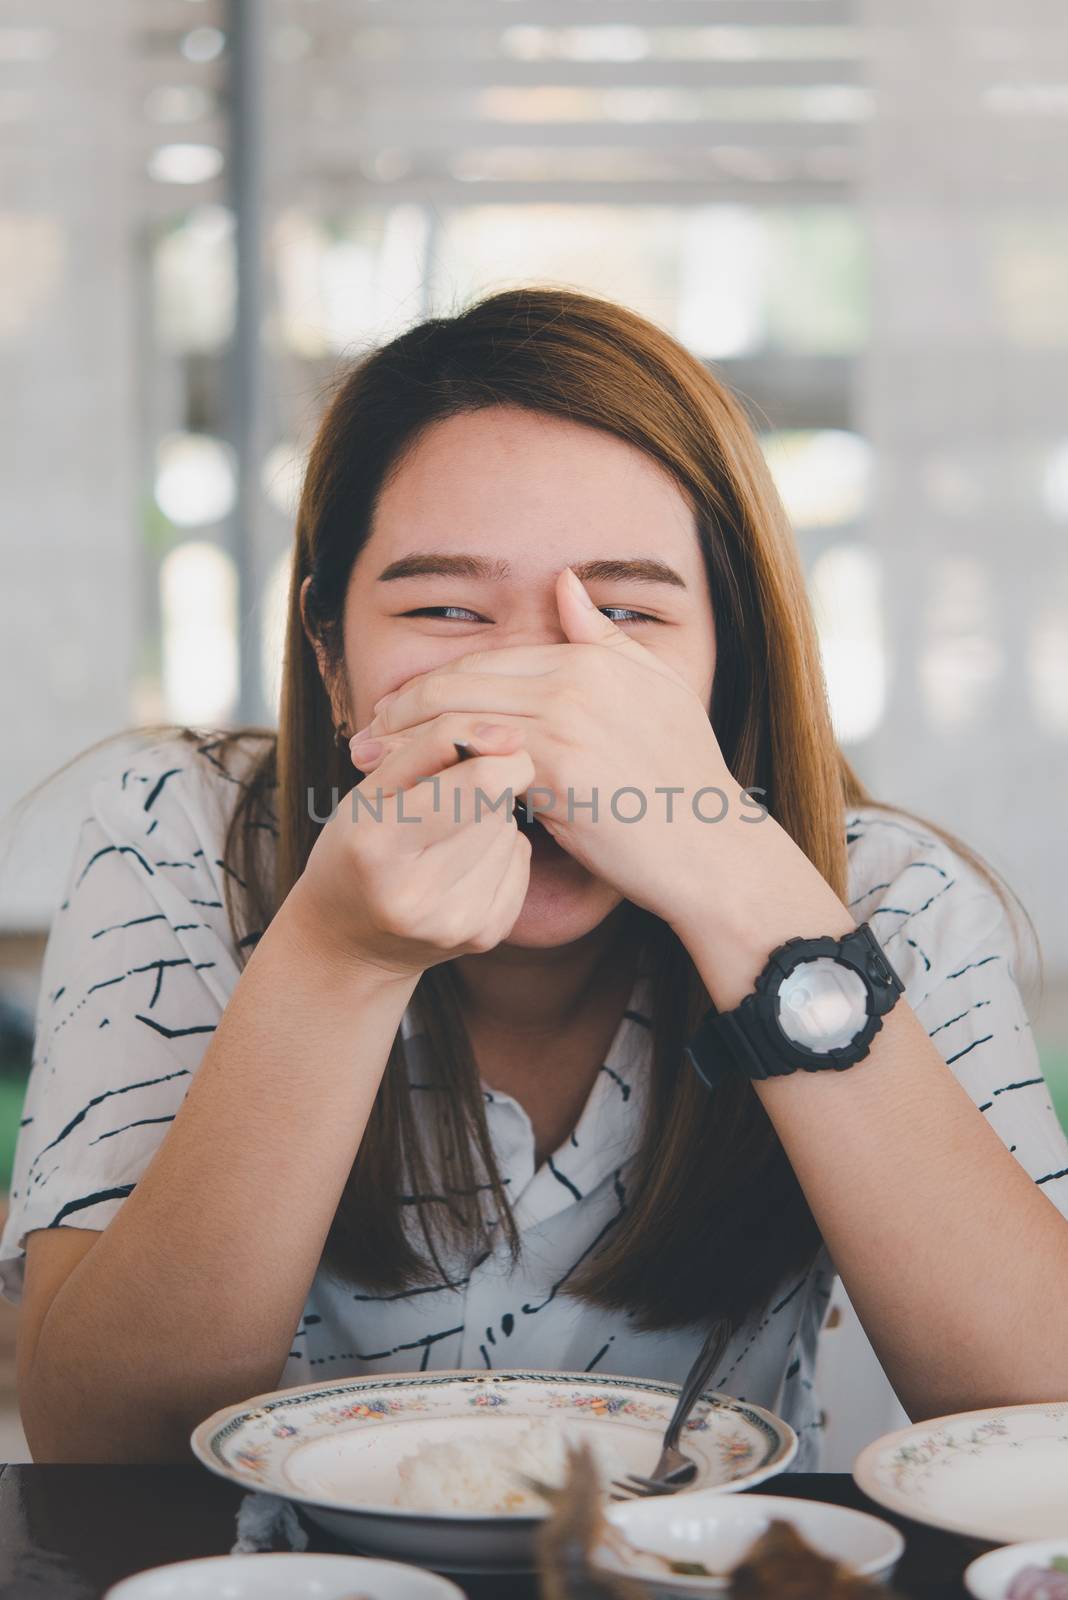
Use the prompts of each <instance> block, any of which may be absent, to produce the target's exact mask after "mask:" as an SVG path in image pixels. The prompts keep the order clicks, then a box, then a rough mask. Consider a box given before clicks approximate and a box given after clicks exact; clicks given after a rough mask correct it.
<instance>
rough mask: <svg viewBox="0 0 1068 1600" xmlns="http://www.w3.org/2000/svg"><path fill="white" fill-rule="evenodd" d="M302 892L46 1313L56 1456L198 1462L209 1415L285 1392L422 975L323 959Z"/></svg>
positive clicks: (46, 1366) (48, 1417) (38, 1405)
mask: <svg viewBox="0 0 1068 1600" xmlns="http://www.w3.org/2000/svg"><path fill="white" fill-rule="evenodd" d="M298 889H299V885H298ZM296 894H297V891H294V895H291V896H290V898H289V899H287V901H286V903H285V905H283V906H282V907H281V909H280V910H279V912H278V914H277V916H276V917H275V919H274V920H273V921H272V923H271V924H270V926H269V927H268V929H267V930H266V932H265V934H264V935H263V937H262V938H261V940H260V942H259V945H258V946H257V948H256V950H255V952H254V954H253V955H252V957H251V959H250V961H249V963H248V965H247V967H246V969H245V971H244V972H243V973H242V975H241V978H240V980H239V982H238V984H237V986H236V988H235V990H234V992H233V994H232V996H231V998H230V1001H229V1004H228V1005H227V1007H226V1010H225V1012H224V1013H223V1016H222V1018H221V1020H220V1022H219V1025H218V1027H217V1029H216V1031H215V1034H214V1035H213V1037H212V1040H211V1043H210V1045H209V1047H208V1049H207V1051H206V1052H205V1055H204V1058H203V1060H202V1061H201V1063H200V1066H199V1067H198V1070H197V1072H196V1074H195V1077H194V1079H193V1082H192V1084H191V1086H190V1088H189V1092H188V1094H187V1095H186V1098H185V1100H184V1101H183V1103H182V1105H181V1107H180V1109H179V1112H178V1114H177V1116H176V1118H175V1121H174V1123H173V1124H172V1126H171V1128H170V1129H169V1131H168V1133H167V1136H166V1138H165V1139H164V1141H163V1143H162V1144H161V1145H160V1147H159V1149H158V1150H157V1152H156V1154H155V1156H154V1158H153V1160H152V1161H151V1163H150V1165H149V1166H148V1168H147V1169H146V1171H145V1172H144V1174H143V1175H142V1177H141V1179H140V1181H139V1182H138V1184H137V1186H136V1187H135V1189H134V1190H133V1192H132V1194H131V1195H130V1196H129V1198H128V1199H127V1200H126V1201H125V1202H124V1203H123V1206H122V1209H121V1210H120V1211H119V1212H118V1213H117V1215H116V1216H115V1217H114V1218H113V1219H112V1221H111V1222H110V1223H109V1225H108V1226H107V1228H106V1229H105V1230H104V1231H103V1232H102V1233H101V1235H100V1237H99V1239H98V1240H97V1241H96V1242H95V1243H94V1245H93V1247H92V1248H91V1249H90V1250H89V1252H88V1254H87V1255H86V1256H85V1257H84V1258H83V1260H81V1261H80V1262H79V1263H78V1265H77V1266H76V1267H75V1268H74V1270H73V1271H72V1272H71V1273H70V1275H69V1277H68V1278H67V1279H66V1280H65V1282H64V1283H63V1285H62V1286H61V1288H60V1289H59V1291H58V1292H57V1294H56V1296H55V1298H54V1300H53V1301H52V1303H51V1305H50V1306H49V1308H48V1311H47V1313H46V1315H45V1317H44V1319H43V1321H42V1324H41V1327H40V1330H39V1333H38V1336H37V1340H36V1344H35V1347H34V1350H33V1354H32V1360H31V1363H30V1366H29V1370H28V1373H27V1375H26V1378H25V1380H24V1385H23V1389H22V1392H21V1394H20V1399H21V1402H22V1405H23V1409H24V1413H25V1415H26V1417H27V1430H28V1432H32V1435H33V1439H32V1441H31V1442H33V1443H34V1445H35V1454H36V1455H38V1456H39V1457H41V1458H48V1459H64V1460H101V1459H105V1458H111V1459H116V1460H124V1461H129V1460H161V1459H168V1458H174V1457H179V1458H187V1456H188V1443H187V1441H188V1432H189V1429H190V1427H191V1426H192V1425H193V1424H194V1423H195V1422H196V1421H197V1420H198V1419H199V1418H201V1417H203V1416H205V1415H207V1414H208V1413H210V1412H211V1411H212V1410H214V1409H216V1408H217V1407H219V1406H221V1405H224V1404H226V1403H228V1402H230V1401H234V1400H237V1399H240V1398H243V1397H245V1396H248V1395H251V1394H255V1393H259V1392H262V1391H264V1390H268V1389H272V1388H275V1387H276V1386H277V1383H278V1380H279V1377H280V1374H281V1371H282V1368H283V1366H284V1364H285V1361H286V1358H287V1356H288V1353H289V1350H290V1346H291V1341H292V1335H293V1333H294V1330H295V1328H296V1326H297V1323H298V1321H299V1319H300V1316H301V1313H302V1310H303V1307H304V1303H305V1300H306V1297H307V1293H308V1290H309V1287H310V1285H311V1282H312V1279H313V1277H314V1275H315V1271H316V1268H317V1266H318V1262H319V1259H320V1255H321V1252H322V1247H323V1244H324V1241H325V1239H326V1235H327V1232H328V1230H329V1227H330V1224H331V1221H332V1219H333V1216H334V1213H335V1210H336V1207H337V1202H338V1199H339V1197H340V1194H341V1191H342V1189H343V1187H344V1184H345V1181H346V1179H347V1177H348V1174H349V1171H350V1168H351V1165H352V1161H353V1158H354V1156H355V1153H356V1150H357V1148H358V1146H359V1142H360V1139H361V1137H362V1134H363V1130H364V1127H365V1126H366V1122H367V1119H368V1116H369V1115H370V1111H371V1107H372V1104H373V1102H374V1097H375V1094H376V1092H377V1089H378V1086H379V1083H380V1080H381V1076H382V1072H383V1069H384V1066H385V1063H386V1060H387V1059H388V1055H389V1050H390V1047H391V1045H392V1043H393V1039H394V1036H395V1034H396V1030H397V1027H398V1026H399V1023H400V1019H401V1017H402V1015H403V1012H404V1009H405V1006H406V1005H407V1003H408V1000H409V999H410V996H411V993H412V990H413V989H414V987H415V980H414V979H411V980H407V979H405V980H399V979H395V978H388V977H387V976H386V975H384V974H379V973H377V971H375V970H374V969H368V968H367V967H364V966H358V965H356V964H355V963H342V962H339V961H337V960H336V959H333V960H331V959H327V958H325V957H324V956H322V955H321V954H319V953H318V950H317V947H316V945H315V942H314V936H313V935H312V934H310V933H309V932H308V930H307V928H306V927H305V925H304V923H303V922H302V920H301V916H300V905H299V900H298V899H297V898H296ZM102 1452H106V1456H105V1455H104V1454H102Z"/></svg>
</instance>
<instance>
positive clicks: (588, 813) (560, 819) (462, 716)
mask: <svg viewBox="0 0 1068 1600" xmlns="http://www.w3.org/2000/svg"><path fill="white" fill-rule="evenodd" d="M556 597H557V607H558V611H559V615H560V621H561V625H562V627H563V630H564V632H565V634H566V635H567V639H568V641H569V642H568V643H566V644H554V645H535V646H516V647H510V646H502V647H501V648H499V649H491V650H479V651H475V652H473V653H471V654H469V655H464V656H460V657H458V658H456V659H454V660H452V661H449V662H447V663H446V664H445V665H443V666H441V667H438V668H435V669H434V670H433V671H431V672H425V673H421V674H419V675H418V676H416V677H414V678H411V679H409V681H408V682H407V683H405V684H403V685H402V686H401V687H400V688H399V689H396V690H394V691H393V692H392V693H391V694H388V695H385V696H383V698H382V699H381V700H379V701H377V702H376V704H375V708H374V710H375V716H374V720H373V721H372V722H371V723H370V724H369V726H368V728H367V729H366V730H364V731H363V737H364V738H365V739H382V740H384V741H385V742H386V744H387V748H390V749H393V748H395V746H396V742H397V741H401V742H404V743H410V746H411V754H412V759H413V763H414V765H413V771H412V781H414V779H415V777H416V776H418V775H421V774H422V773H429V772H435V771H438V770H440V768H441V765H442V762H443V760H445V759H447V758H448V756H449V754H450V752H451V749H452V741H453V740H454V739H465V738H469V737H470V736H471V735H472V733H473V730H474V728H475V727H476V725H477V724H479V723H485V722H488V721H492V722H493V723H494V724H497V725H503V726H508V727H510V728H514V729H515V730H516V731H517V732H519V733H521V735H522V739H523V744H524V746H525V747H526V748H527V749H528V750H529V751H530V754H531V756H532V758H533V761H534V769H535V785H536V786H537V787H536V788H532V789H531V790H528V791H527V793H528V800H529V803H530V804H531V806H532V809H533V810H534V813H535V814H536V815H537V817H538V820H539V821H540V822H541V823H542V824H543V825H544V827H545V828H546V829H547V830H548V832H549V833H551V834H552V836H553V837H554V838H555V839H556V840H557V842H558V843H559V844H560V845H561V846H562V847H563V848H564V849H565V850H566V851H567V852H568V854H569V855H571V856H573V857H574V858H575V859H576V860H577V861H578V862H580V863H581V865H582V866H584V867H585V868H586V869H587V871H589V872H591V873H593V874H594V875H595V876H596V877H598V878H600V879H602V880H603V881H604V882H607V883H610V884H611V885H612V886H613V887H614V888H615V889H617V890H618V891H619V893H620V894H622V895H623V896H625V897H626V898H627V899H629V900H631V901H633V902H634V903H635V904H637V905H640V906H643V907H645V908H646V909H647V910H649V911H652V912H653V913H654V914H655V915H657V916H659V917H661V918H663V919H664V920H665V921H669V922H674V921H675V919H676V916H677V914H678V913H679V911H680V907H681V906H684V905H685V904H686V902H687V897H688V896H691V897H692V895H693V893H694V888H695V883H694V879H695V865H696V864H697V861H698V860H699V859H703V861H704V862H705V863H706V864H707V863H708V862H709V858H710V856H712V857H716V858H718V866H719V867H720V868H722V869H729V858H730V856H731V855H733V854H734V853H736V852H737V851H738V850H739V849H740V848H741V846H740V843H739V837H740V836H739V833H738V830H737V828H736V827H734V826H733V824H734V823H736V822H737V821H738V819H739V816H740V815H741V814H742V812H743V811H744V812H745V814H746V818H747V821H749V822H753V821H755V820H757V817H758V816H759V815H760V812H761V809H762V808H761V807H760V805H759V804H758V802H757V801H754V800H752V799H748V798H747V797H746V795H745V794H744V793H743V792H742V790H741V788H740V785H739V784H738V783H737V782H736V781H735V779H734V778H733V776H732V775H731V773H730V771H729V770H728V768H727V765H726V763H725V761H724V759H723V754H722V752H721V750H720V748H719V744H718V741H717V740H716V737H715V734H714V733H713V730H712V725H711V722H710V721H709V716H708V710H707V707H706V706H705V705H704V704H703V702H702V700H701V699H700V697H699V695H698V694H696V693H695V691H694V690H693V689H692V688H691V687H690V686H689V684H687V683H686V682H684V680H683V679H682V678H680V677H679V675H678V674H677V673H676V672H674V671H673V670H672V669H671V668H670V667H669V666H667V665H666V664H665V663H664V662H663V661H661V660H660V659H659V657H658V656H656V655H655V654H654V653H653V652H652V651H651V650H647V649H646V648H645V647H644V646H643V645H641V644H640V643H639V642H638V640H637V639H634V638H632V637H631V636H630V635H628V634H627V633H625V632H624V631H623V630H622V629H621V628H618V627H616V625H615V623H613V622H611V621H610V620H609V618H607V617H606V616H604V614H603V613H602V612H600V611H599V610H597V608H596V607H595V606H593V604H592V602H591V601H590V599H589V596H588V595H587V594H586V591H585V589H584V588H583V587H582V585H581V583H580V582H579V580H578V579H577V578H576V577H575V576H574V574H573V573H572V572H571V570H570V568H565V569H564V570H563V572H562V573H561V574H560V575H559V578H558V580H557V588H556ZM377 759H379V760H381V759H382V756H381V755H380V756H379V757H378V758H377ZM353 760H354V762H355V764H356V765H357V767H358V768H359V770H361V771H363V772H367V771H373V769H374V766H375V761H373V760H370V759H368V758H364V759H360V757H359V755H358V754H354V756H353ZM569 795H570V796H571V798H572V800H573V804H572V805H571V806H570V807H569ZM490 798H491V800H495V799H497V796H491V797H490ZM594 800H595V801H596V809H594V806H593V804H592V802H593V801H594ZM695 807H696V809H695ZM569 811H570V814H569ZM717 818H722V820H721V822H720V825H719V826H715V825H714V819H717ZM765 820H766V821H770V819H768V818H765ZM752 831H753V830H752V828H751V827H746V828H743V829H742V830H741V832H742V834H743V835H750V836H751V835H752ZM717 836H718V837H717ZM695 851H696V852H697V854H696V855H695ZM700 875H701V877H702V878H704V883H705V893H706V895H707V884H708V881H709V880H708V878H707V876H706V875H705V873H704V872H702V873H701V874H700ZM716 876H717V877H720V882H721V883H722V882H723V878H722V877H721V876H720V874H719V873H718V872H717V874H716Z"/></svg>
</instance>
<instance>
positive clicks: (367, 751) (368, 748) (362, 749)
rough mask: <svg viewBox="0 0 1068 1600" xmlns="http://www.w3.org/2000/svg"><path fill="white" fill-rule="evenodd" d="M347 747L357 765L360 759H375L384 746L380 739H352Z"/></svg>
mask: <svg viewBox="0 0 1068 1600" xmlns="http://www.w3.org/2000/svg"><path fill="white" fill-rule="evenodd" d="M349 748H350V749H351V751H352V759H353V760H354V761H355V762H356V763H357V765H358V764H359V763H360V762H361V761H377V760H378V758H379V756H380V755H381V754H382V751H383V750H384V749H385V748H386V747H385V745H384V744H383V743H382V740H381V739H354V740H353V741H352V744H351V745H350V747H349Z"/></svg>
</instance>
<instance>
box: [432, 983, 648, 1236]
mask: <svg viewBox="0 0 1068 1600" xmlns="http://www.w3.org/2000/svg"><path fill="white" fill-rule="evenodd" d="M651 1001H652V979H651V977H650V976H649V974H648V972H646V971H640V972H639V975H638V977H637V978H636V979H635V981H634V983H633V985H632V987H631V991H630V995H629V997H628V1000H627V1004H626V1007H625V1008H624V1012H623V1015H622V1017H621V1018H620V1021H619V1025H618V1027H617V1028H616V1032H615V1034H614V1036H613V1038H612V1042H611V1044H610V1045H609V1048H608V1050H607V1052H606V1054H605V1058H604V1061H603V1062H602V1064H601V1068H600V1071H599V1072H598V1074H597V1076H596V1078H595V1079H594V1081H593V1087H592V1088H591V1090H590V1093H589V1095H588V1097H587V1099H586V1104H585V1105H584V1107H583V1109H582V1112H581V1114H580V1116H579V1119H578V1122H577V1123H576V1125H575V1127H574V1129H573V1131H572V1132H571V1134H570V1135H569V1136H568V1138H567V1139H566V1140H565V1141H564V1143H563V1144H562V1145H561V1146H560V1148H559V1149H558V1150H555V1151H554V1152H553V1154H552V1156H550V1158H549V1159H548V1160H547V1161H546V1162H544V1163H543V1165H542V1166H541V1167H540V1168H539V1169H538V1170H537V1171H535V1170H534V1130H533V1128H532V1127H531V1123H530V1118H529V1117H528V1116H527V1114H526V1112H525V1111H524V1110H523V1108H522V1106H521V1105H520V1104H519V1103H518V1101H516V1100H515V1099H514V1098H513V1097H512V1096H511V1095H507V1094H502V1093H501V1092H500V1091H499V1090H496V1089H494V1090H492V1091H491V1090H490V1089H489V1088H488V1086H487V1085H485V1084H483V1090H484V1092H485V1093H486V1095H487V1102H486V1120H487V1124H488V1127H489V1133H490V1138H491V1139H492V1141H493V1146H494V1151H495V1153H496V1156H497V1161H498V1165H499V1167H500V1171H501V1177H502V1178H503V1179H506V1180H507V1181H508V1197H509V1200H510V1201H511V1203H512V1206H513V1208H514V1214H515V1219H516V1224H517V1226H518V1227H519V1228H520V1229H523V1228H529V1227H533V1226H536V1225H537V1224H539V1223H542V1222H545V1221H547V1220H548V1219H549V1218H550V1217H552V1216H555V1215H556V1214H557V1213H558V1212H560V1211H562V1210H564V1209H565V1208H566V1207H567V1206H570V1205H577V1204H578V1203H579V1201H580V1200H582V1199H584V1198H585V1196H586V1195H587V1194H589V1193H590V1192H591V1191H592V1190H593V1189H595V1188H597V1187H598V1186H599V1185H600V1184H601V1183H602V1182H603V1181H604V1179H605V1178H607V1177H609V1176H610V1175H611V1174H612V1173H614V1172H616V1171H618V1169H619V1168H620V1167H621V1166H622V1165H623V1163H624V1162H625V1161H627V1160H628V1159H629V1158H630V1157H631V1156H632V1155H634V1154H635V1153H636V1151H637V1149H638V1146H639V1144H640V1142H641V1135H642V1130H643V1127H644V1124H645V1107H646V1099H647V1094H648V1080H649V1068H650V1066H651V1062H652V1004H651ZM424 1032H425V1030H424V1029H423V1028H422V1026H421V1025H420V1024H419V1022H418V1021H417V1020H416V1018H415V1016H414V1015H413V1008H412V1007H409V1008H408V1009H407V1010H406V1011H405V1013H404V1016H403V1018H402V1019H401V1036H402V1038H403V1039H404V1040H405V1042H407V1041H408V1040H409V1039H411V1038H413V1036H415V1035H418V1034H422V1033H424ZM408 1061H409V1069H410V1075H411V1079H412V1080H413V1081H414V1080H416V1079H418V1078H421V1077H422V1076H423V1075H424V1073H425V1063H424V1061H423V1059H422V1053H421V1052H420V1051H419V1050H418V1049H409V1050H408Z"/></svg>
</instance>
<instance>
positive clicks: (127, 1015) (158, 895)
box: [0, 740, 240, 1303]
mask: <svg viewBox="0 0 1068 1600" xmlns="http://www.w3.org/2000/svg"><path fill="white" fill-rule="evenodd" d="M212 772H213V769H212V768H211V766H210V765H209V764H208V763H207V762H206V761H205V758H204V756H203V755H202V754H201V753H200V752H199V750H198V748H197V747H196V746H194V745H193V744H191V743H185V742H184V741H180V740H164V741H161V742H160V743H158V744H157V745H154V746H151V747H149V748H148V749H147V750H146V751H144V752H142V753H140V755H138V756H135V757H134V758H133V760H132V762H131V758H130V757H129V756H126V757H125V761H124V765H123V766H122V768H121V770H119V769H118V768H116V770H115V771H114V772H112V773H107V774H105V775H104V776H103V777H101V778H98V779H97V780H96V782H95V783H94V784H93V785H92V787H91V789H90V791H89V796H88V805H87V807H86V811H87V815H86V816H85V818H84V820H83V822H82V824H81V827H80V831H79V833H78V836H77V840H76V843H75V847H74V852H73V858H72V861H71V865H70V870H69V873H68V875H67V881H66V886H65V892H64V898H63V901H62V904H61V906H60V908H59V909H58V911H57V912H56V914H55V917H54V920H53V922H52V926H51V929H50V932H49V937H48V940H47V943H46V946H45V953H44V961H43V967H42V977H41V989H40V995H39V999H38V1005H37V1014H36V1027H35V1033H34V1048H33V1058H32V1064H31V1069H30V1076H29V1081H28V1085H27V1091H26V1098H25V1104H24V1107H23V1113H22V1122H21V1126H20V1129H19V1135H18V1143H17V1146H16V1151H15V1158H14V1168H13V1173H12V1179H11V1195H10V1207H9V1211H8V1216H7V1220H6V1224H5V1227H4V1229H3V1234H2V1237H0V1293H2V1294H3V1296H4V1298H6V1299H8V1300H11V1301H13V1302H15V1303H17V1302H18V1301H19V1300H20V1298H21V1295H22V1287H23V1273H24V1265H25V1254H24V1245H25V1238H26V1235H27V1234H28V1233H29V1232H31V1231H32V1230H34V1229H37V1228H57V1227H75V1228H92V1229H103V1228H104V1227H105V1226H106V1225H107V1223H108V1222H109V1220H110V1219H111V1218H112V1217H113V1216H114V1215H115V1213H116V1212H117V1211H118V1209H119V1207H120V1206H121V1205H122V1202H123V1200H124V1199H125V1198H126V1197H127V1195H129V1194H130V1192H131V1191H132V1190H133V1188H134V1186H135V1185H136V1183H137V1181H138V1179H139V1178H140V1176H141V1174H142V1172H143V1171H144V1170H145V1168H146V1167H147V1166H148V1164H149V1162H150V1160H151V1158H152V1156H153V1154H154V1153H155V1151H156V1149H157V1148H158V1146H159V1144H160V1143H161V1142H162V1140H163V1138H164V1137H165V1136H166V1132H167V1129H168V1127H169V1125H170V1123H171V1122H173V1120H174V1117H175V1114H176V1112H177V1110H178V1108H179V1106H180V1104H181V1102H182V1100H183V1098H184V1096H185V1094H186V1092H187V1090H188V1088H189V1085H190V1082H191V1079H192V1076H193V1074H194V1073H195V1071H196V1069H197V1066H198V1065H199V1063H200V1061H201V1059H202V1058H203V1055H204V1052H205V1050H206V1049H207V1046H208V1043H209V1042H210V1039H211V1036H212V1034H213V1033H214V1031H215V1028H216V1025H217V1023H218V1020H219V1018H220V1016H221V1015H222V1012H223V1010H224V1008H225V1006H226V1003H227V1000H228V998H229V996H230V994H231V993H232V992H233V989H234V987H235V985H236V983H237V980H238V977H239V974H240V964H239V960H238V952H237V947H236V944H235V943H234V941H233V939H232V937H231V935H230V933H229V928H228V922H227V916H226V911H225V900H224V894H223V874H224V873H225V872H226V871H228V870H229V868H228V867H227V866H226V865H225V863H224V859H223V848H222V841H223V839H224V837H225V832H224V827H225V806H226V804H227V802H228V801H229V802H232V800H233V797H234V793H235V791H234V789H233V785H232V783H231V782H230V781H228V780H226V779H224V778H223V776H222V773H221V771H220V773H219V775H218V779H217V780H215V779H213V778H212V777H211V776H210V774H212ZM206 774H208V776H206Z"/></svg>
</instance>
